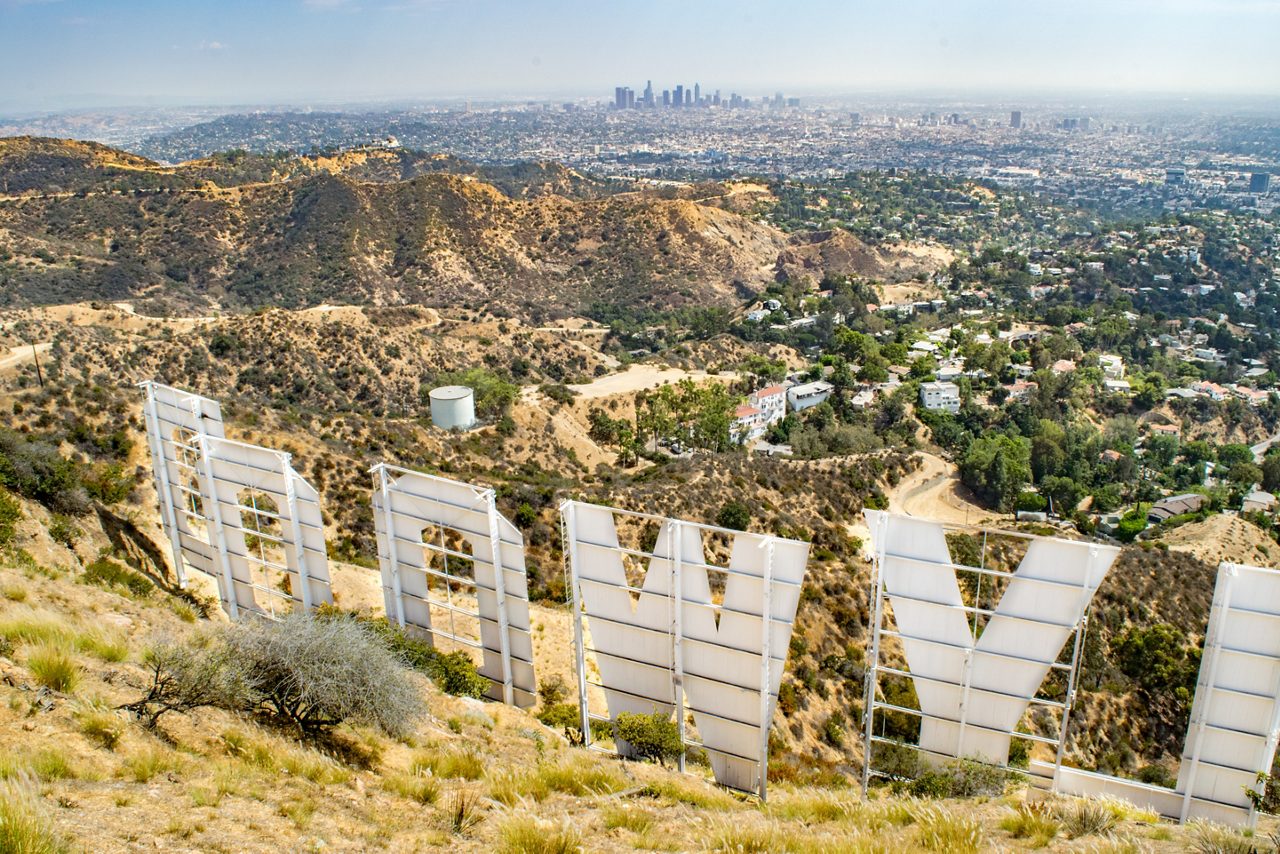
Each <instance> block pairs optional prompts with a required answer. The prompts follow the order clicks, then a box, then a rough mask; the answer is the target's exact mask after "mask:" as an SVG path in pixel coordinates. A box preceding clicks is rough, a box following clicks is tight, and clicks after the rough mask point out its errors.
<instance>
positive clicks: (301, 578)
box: [280, 452, 311, 613]
mask: <svg viewBox="0 0 1280 854" xmlns="http://www.w3.org/2000/svg"><path fill="white" fill-rule="evenodd" d="M292 460H293V457H292V455H291V454H286V453H283V452H281V453H280V467H281V468H282V469H283V472H282V473H283V474H284V498H285V501H286V502H287V503H288V505H289V530H290V536H292V537H293V559H294V561H295V562H296V563H297V564H298V586H299V587H301V588H302V591H301V592H302V595H301V596H300V597H299V598H300V599H301V600H302V610H303V612H304V613H310V611H311V574H310V573H309V572H307V546H306V543H304V542H303V540H302V522H301V521H300V520H299V519H298V492H297V489H296V488H295V486H294V482H295V480H296V479H297V477H298V473H297V472H295V471H294V470H293V462H292Z"/></svg>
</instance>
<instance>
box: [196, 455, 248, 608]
mask: <svg viewBox="0 0 1280 854" xmlns="http://www.w3.org/2000/svg"><path fill="white" fill-rule="evenodd" d="M196 442H198V443H199V445H200V462H201V464H202V468H203V470H204V484H203V486H204V488H203V489H202V490H201V491H202V492H203V493H204V494H203V495H202V496H201V498H202V503H203V504H204V517H205V521H207V522H208V523H209V524H210V525H212V526H213V534H214V539H215V540H217V548H218V560H219V562H220V563H221V564H222V596H223V601H224V602H226V603H227V615H228V616H229V617H231V619H232V620H238V619H240V603H239V601H238V597H237V596H236V580H235V575H234V574H233V573H232V572H231V555H230V553H229V552H228V551H227V532H226V531H225V530H224V528H223V526H222V506H221V504H222V502H221V501H220V500H219V499H218V484H217V481H215V480H214V479H213V460H212V459H211V458H210V456H209V436H208V435H207V434H205V433H199V434H197V435H196Z"/></svg>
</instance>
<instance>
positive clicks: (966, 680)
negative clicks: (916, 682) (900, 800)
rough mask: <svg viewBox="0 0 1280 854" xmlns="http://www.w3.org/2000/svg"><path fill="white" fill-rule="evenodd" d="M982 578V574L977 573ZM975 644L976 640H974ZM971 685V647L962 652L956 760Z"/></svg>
mask: <svg viewBox="0 0 1280 854" xmlns="http://www.w3.org/2000/svg"><path fill="white" fill-rule="evenodd" d="M978 577H979V578H981V577H982V573H978ZM974 643H975V644H976V643H977V640H976V639H975V640H974ZM972 684H973V647H969V648H968V649H966V650H965V651H964V669H963V671H962V674H961V677H960V727H959V728H958V729H957V730H956V758H957V759H963V758H964V731H965V726H966V724H968V722H969V688H970V686H971V685H972Z"/></svg>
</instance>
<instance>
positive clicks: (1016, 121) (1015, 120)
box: [1009, 110, 1022, 128]
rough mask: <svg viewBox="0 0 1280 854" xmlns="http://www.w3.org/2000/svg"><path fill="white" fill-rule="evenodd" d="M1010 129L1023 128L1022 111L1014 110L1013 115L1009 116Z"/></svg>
mask: <svg viewBox="0 0 1280 854" xmlns="http://www.w3.org/2000/svg"><path fill="white" fill-rule="evenodd" d="M1009 127H1011V128H1020V127H1022V110H1014V111H1013V112H1012V113H1010V114H1009Z"/></svg>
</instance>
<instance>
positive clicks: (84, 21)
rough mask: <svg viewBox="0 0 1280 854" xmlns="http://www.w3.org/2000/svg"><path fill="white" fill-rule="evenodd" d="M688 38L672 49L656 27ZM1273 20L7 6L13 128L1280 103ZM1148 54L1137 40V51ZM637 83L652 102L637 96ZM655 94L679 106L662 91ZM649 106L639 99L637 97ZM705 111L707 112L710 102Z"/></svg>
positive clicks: (1262, 3) (1270, 7) (834, 11)
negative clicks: (957, 102) (294, 116)
mask: <svg viewBox="0 0 1280 854" xmlns="http://www.w3.org/2000/svg"><path fill="white" fill-rule="evenodd" d="M670 20H675V21H678V22H679V23H680V26H677V27H670V28H664V29H663V31H662V38H661V39H658V38H656V34H655V32H654V31H653V29H652V27H649V26H646V25H645V22H646V21H649V22H658V21H670ZM1278 26H1280V2H1276V0H1173V2H1165V3H1159V2H1156V0H1121V1H1120V2H1115V3H1103V2H1101V0H1085V2H1080V3H1072V4H1067V3H1060V2H1052V3H1051V2H1036V3H1021V4H1019V3H1015V2H1013V0H981V2H973V3H967V4H964V6H963V8H960V4H951V5H947V4H943V3H941V2H939V0H917V2H913V3H909V4H908V5H907V7H896V8H895V9H884V8H880V7H876V6H871V5H869V4H856V3H855V4H839V3H835V2H834V0H830V2H829V0H823V1H822V2H813V3H810V4H808V5H807V6H806V7H805V9H804V10H801V11H800V12H797V11H795V10H794V9H793V10H791V11H785V10H784V9H783V8H782V7H780V6H778V5H777V4H773V3H767V2H759V0H757V2H746V3H737V4H732V3H728V2H726V0H710V2H706V3H702V4H696V5H689V4H676V3H672V2H668V0H656V2H652V3H648V4H638V3H633V2H626V3H620V4H617V5H615V6H613V7H611V8H610V10H609V14H607V15H601V14H600V12H599V9H598V8H597V7H593V6H591V5H589V4H585V3H583V2H581V0H554V2H546V3H542V4H538V5H536V6H533V5H520V4H515V3H510V2H479V3H474V4H461V3H457V2H453V0H290V2H278V3H271V4H253V3H250V2H247V0H228V2H226V3H221V4H217V5H214V4H208V3H191V4H165V3H161V2H159V0H121V2H118V3H113V4H110V5H108V4H106V3H103V2H100V0H52V2H49V1H48V0H44V2H41V1H40V0H0V76H3V78H4V79H5V80H6V81H7V83H8V84H9V85H7V86H6V87H5V91H4V92H3V93H0V109H5V110H10V111H12V110H51V109H67V108H75V107H91V106H103V105H116V104H146V103H153V102H154V103H187V104H200V103H208V104H216V103H238V104H267V103H279V102H318V103H339V102H344V101H345V102H361V101H378V100H383V101H387V100H412V99H428V98H441V97H451V96H453V97H467V96H477V97H490V98H502V97H505V98H519V97H584V98H589V97H596V98H598V99H599V100H601V101H608V100H610V99H609V95H608V93H609V92H610V91H612V90H613V88H614V87H615V86H618V85H623V86H632V87H634V86H636V85H637V83H641V84H642V83H643V81H645V80H647V79H651V78H654V77H655V74H656V71H657V70H658V69H661V74H662V76H663V77H664V78H666V79H670V80H673V81H674V80H681V81H687V82H688V84H693V83H694V82H695V81H697V80H709V79H711V78H713V77H714V78H715V80H716V81H717V82H716V84H715V85H711V86H709V87H708V88H709V89H710V90H711V91H714V89H716V88H719V89H720V90H721V91H722V94H723V93H728V92H730V91H737V92H739V93H742V94H744V95H746V96H748V97H758V96H760V95H764V94H772V93H773V92H774V91H776V90H779V89H781V90H783V91H786V92H788V93H789V94H791V93H793V94H795V95H798V96H808V95H815V94H831V95H836V94H841V93H856V92H866V91H879V92H956V93H962V92H987V93H990V92H1009V93H1022V94H1035V93H1042V94H1045V95H1054V94H1061V93H1065V92H1081V93H1087V92H1096V93H1109V92H1133V93H1142V92H1151V93H1165V94H1175V95H1176V94H1186V95H1205V94H1213V93H1223V94H1240V95H1270V94H1274V93H1275V92H1276V91H1277V90H1280V85H1278V84H1280V57H1278V56H1277V55H1276V52H1275V51H1274V50H1273V49H1271V47H1272V46H1271V45H1270V43H1269V42H1270V40H1271V37H1272V36H1273V34H1274V33H1275V32H1276V30H1277V27H1278ZM1135 34H1137V35H1140V36H1141V38H1138V37H1136V35H1135ZM627 81H636V82H627ZM655 88H656V89H657V90H658V92H659V94H660V92H661V90H662V89H663V88H667V87H665V86H656V87H655ZM638 91H639V90H637V92H638ZM703 94H704V95H705V94H707V92H706V90H704V93H703Z"/></svg>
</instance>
